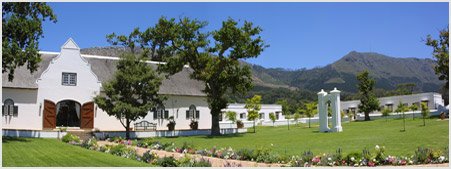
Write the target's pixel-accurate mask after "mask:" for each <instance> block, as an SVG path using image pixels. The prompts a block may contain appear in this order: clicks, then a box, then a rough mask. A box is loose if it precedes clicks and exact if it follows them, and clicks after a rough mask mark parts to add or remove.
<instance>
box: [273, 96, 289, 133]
mask: <svg viewBox="0 0 451 169" xmlns="http://www.w3.org/2000/svg"><path fill="white" fill-rule="evenodd" d="M276 103H277V104H280V105H281V106H282V114H283V115H284V116H285V119H287V123H288V130H290V119H289V118H290V104H288V101H287V100H286V99H282V100H278V101H277V102H276Z"/></svg>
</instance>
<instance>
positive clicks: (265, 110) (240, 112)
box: [220, 103, 285, 123]
mask: <svg viewBox="0 0 451 169" xmlns="http://www.w3.org/2000/svg"><path fill="white" fill-rule="evenodd" d="M244 106H245V104H237V103H231V104H229V106H227V108H226V109H223V110H222V112H223V114H222V118H221V119H220V121H222V122H226V121H228V120H227V118H226V117H225V113H224V112H227V111H234V112H236V116H237V117H236V119H237V120H241V121H243V122H245V121H248V120H247V116H248V112H247V109H246V108H245V107H244ZM270 113H274V114H275V115H276V119H277V120H285V116H283V114H282V106H281V105H278V104H262V105H261V109H260V111H259V112H258V119H257V123H262V122H270V121H271V119H270V118H269V114H270Z"/></svg>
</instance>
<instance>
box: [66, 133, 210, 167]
mask: <svg viewBox="0 0 451 169" xmlns="http://www.w3.org/2000/svg"><path fill="white" fill-rule="evenodd" d="M79 140H80V139H79V138H78V137H77V136H75V135H69V136H67V138H66V139H64V140H63V141H64V142H66V143H68V144H72V145H76V146H81V147H83V148H86V149H89V150H95V151H100V152H104V153H108V154H112V155H116V156H120V157H124V158H129V159H133V160H137V161H141V162H145V163H150V164H152V165H156V166H162V167H211V163H210V161H208V160H205V159H203V158H202V159H200V160H198V161H197V160H194V159H192V158H191V157H190V156H189V155H185V156H184V157H183V158H181V159H179V160H176V159H174V158H173V157H163V158H159V157H158V156H157V155H156V154H155V153H153V152H151V151H147V152H145V153H144V154H143V155H142V156H139V155H138V154H137V153H136V150H135V149H133V148H130V147H127V146H126V145H136V144H137V141H136V140H135V141H132V140H124V139H120V138H117V139H116V140H114V141H115V142H117V143H120V144H117V145H105V146H99V145H98V144H97V140H96V139H95V138H90V139H87V140H85V141H83V142H82V143H80V141H79ZM112 141H113V140H112Z"/></svg>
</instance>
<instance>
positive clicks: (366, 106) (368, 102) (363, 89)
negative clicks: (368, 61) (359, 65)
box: [357, 70, 379, 121]
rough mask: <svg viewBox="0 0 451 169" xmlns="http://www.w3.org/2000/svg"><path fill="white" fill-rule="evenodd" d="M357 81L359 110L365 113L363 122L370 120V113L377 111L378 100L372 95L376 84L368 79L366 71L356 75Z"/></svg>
mask: <svg viewBox="0 0 451 169" xmlns="http://www.w3.org/2000/svg"><path fill="white" fill-rule="evenodd" d="M357 80H358V81H359V83H358V85H357V87H358V89H359V96H360V104H359V106H358V107H359V110H360V111H362V112H364V113H365V121H369V120H370V112H372V111H375V110H378V109H379V100H377V98H376V96H375V95H374V93H373V88H374V84H375V83H376V82H375V81H374V80H373V79H371V78H370V77H369V72H368V71H367V70H365V71H363V72H361V73H359V74H358V75H357Z"/></svg>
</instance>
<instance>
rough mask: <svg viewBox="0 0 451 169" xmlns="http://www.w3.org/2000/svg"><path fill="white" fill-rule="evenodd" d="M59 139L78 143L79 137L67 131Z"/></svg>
mask: <svg viewBox="0 0 451 169" xmlns="http://www.w3.org/2000/svg"><path fill="white" fill-rule="evenodd" d="M61 140H62V141H63V142H65V143H80V138H79V137H78V136H76V135H73V134H71V133H67V134H66V135H64V136H63V138H62V139H61Z"/></svg>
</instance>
